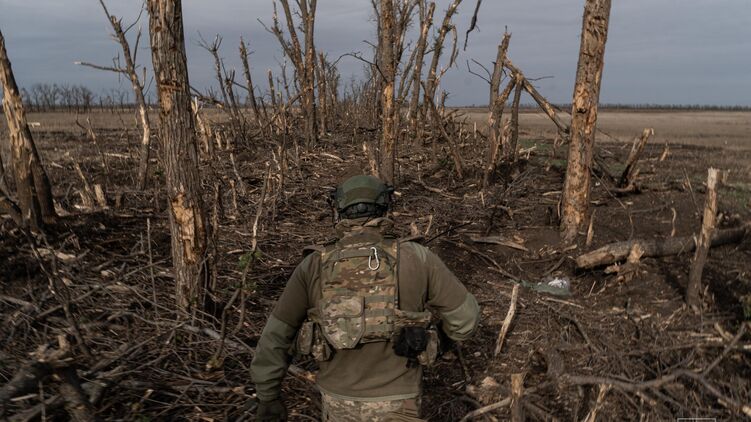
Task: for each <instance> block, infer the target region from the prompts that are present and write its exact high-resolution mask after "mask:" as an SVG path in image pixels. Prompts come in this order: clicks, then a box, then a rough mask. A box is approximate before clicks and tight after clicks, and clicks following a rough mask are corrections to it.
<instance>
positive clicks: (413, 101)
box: [408, 1, 435, 133]
mask: <svg viewBox="0 0 751 422" xmlns="http://www.w3.org/2000/svg"><path fill="white" fill-rule="evenodd" d="M419 6H420V37H419V38H418V39H417V46H416V47H415V62H414V63H415V66H414V71H413V72H412V98H410V101H409V111H408V116H409V123H410V125H411V126H412V133H417V108H418V106H419V105H420V87H421V85H420V81H421V80H422V66H423V63H424V62H425V49H426V46H427V45H428V30H430V27H431V26H432V25H433V13H434V12H435V2H432V1H431V2H430V4H429V5H428V10H427V11H425V10H424V9H425V2H424V1H420V2H419Z"/></svg>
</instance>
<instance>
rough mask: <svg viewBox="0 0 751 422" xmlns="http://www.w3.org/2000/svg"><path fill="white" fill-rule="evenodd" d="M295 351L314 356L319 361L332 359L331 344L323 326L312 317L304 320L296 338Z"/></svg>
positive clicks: (299, 353) (302, 354)
mask: <svg viewBox="0 0 751 422" xmlns="http://www.w3.org/2000/svg"><path fill="white" fill-rule="evenodd" d="M295 351H296V352H297V354H298V355H301V356H312V357H313V359H315V360H316V361H317V362H324V361H327V360H329V359H331V354H332V350H331V345H329V342H328V341H326V338H325V337H324V335H323V332H322V331H321V326H320V325H319V324H318V323H316V322H313V321H311V320H310V319H308V320H306V321H305V322H303V324H302V326H301V327H300V329H299V330H298V331H297V337H296V338H295Z"/></svg>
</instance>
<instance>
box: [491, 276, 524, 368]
mask: <svg viewBox="0 0 751 422" xmlns="http://www.w3.org/2000/svg"><path fill="white" fill-rule="evenodd" d="M518 298H519V284H514V289H513V290H512V291H511V302H510V303H509V306H508V312H506V318H504V319H503V325H501V331H500V332H499V333H498V340H497V341H496V343H495V351H494V352H493V356H495V357H497V356H498V355H499V354H500V353H501V349H503V341H504V340H505V339H506V334H507V333H508V329H509V327H511V321H513V320H514V314H515V313H516V301H517V299H518Z"/></svg>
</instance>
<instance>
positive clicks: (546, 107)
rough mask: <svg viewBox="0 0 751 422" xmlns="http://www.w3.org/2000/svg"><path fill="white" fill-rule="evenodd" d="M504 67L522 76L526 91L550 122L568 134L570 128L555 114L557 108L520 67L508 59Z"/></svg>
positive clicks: (562, 132)
mask: <svg viewBox="0 0 751 422" xmlns="http://www.w3.org/2000/svg"><path fill="white" fill-rule="evenodd" d="M504 66H506V68H507V69H508V70H510V71H511V73H513V74H515V75H521V76H522V80H523V81H524V90H525V91H527V93H529V95H530V96H532V99H534V100H535V102H536V103H537V105H539V106H540V108H541V109H542V111H544V112H545V114H547V115H548V117H549V118H550V120H552V121H553V123H554V124H555V126H556V127H557V128H558V132H560V133H561V134H563V135H566V134H568V133H569V126H568V125H567V124H565V123H564V122H563V121H562V120H561V118H560V117H558V114H557V113H556V112H555V108H553V106H552V105H551V104H550V102H549V101H548V100H547V99H545V97H543V96H542V94H540V93H539V92H538V91H537V89H536V88H535V87H534V85H532V83H531V82H529V80H528V79H527V78H526V77H525V76H524V73H522V71H521V70H519V68H518V67H516V66H514V64H513V63H512V62H511V60H510V59H509V58H508V57H507V58H506V60H505V62H504Z"/></svg>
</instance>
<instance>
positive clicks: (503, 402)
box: [459, 382, 551, 422]
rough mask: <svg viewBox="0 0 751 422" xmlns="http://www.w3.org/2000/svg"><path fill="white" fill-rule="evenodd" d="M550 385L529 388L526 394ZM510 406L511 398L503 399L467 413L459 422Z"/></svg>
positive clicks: (543, 384)
mask: <svg viewBox="0 0 751 422" xmlns="http://www.w3.org/2000/svg"><path fill="white" fill-rule="evenodd" d="M550 384H551V382H544V383H542V384H540V385H538V386H536V387H532V388H528V389H527V390H526V393H527V394H533V393H536V392H537V391H539V390H542V389H543V388H546V387H547V386H549V385H550ZM509 404H511V397H506V398H505V399H503V400H501V401H498V402H495V403H493V404H489V405H487V406H483V407H481V408H479V409H475V410H473V411H471V412H469V413H467V414H466V415H464V417H463V418H461V419H460V420H459V422H467V421H469V420H472V419H474V418H476V417H478V416H482V415H484V414H486V413H489V412H492V411H494V410H498V409H500V408H502V407H506V406H508V405H509Z"/></svg>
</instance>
